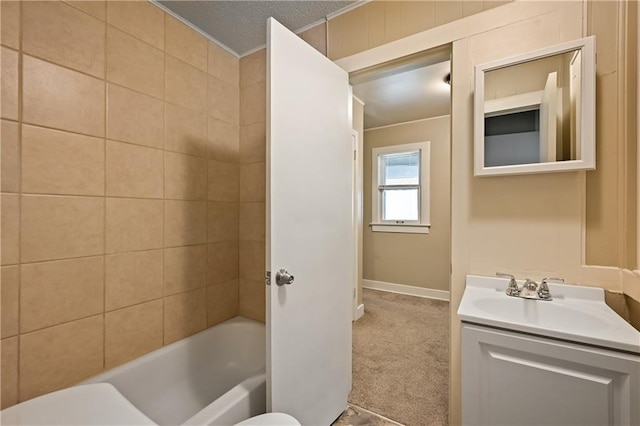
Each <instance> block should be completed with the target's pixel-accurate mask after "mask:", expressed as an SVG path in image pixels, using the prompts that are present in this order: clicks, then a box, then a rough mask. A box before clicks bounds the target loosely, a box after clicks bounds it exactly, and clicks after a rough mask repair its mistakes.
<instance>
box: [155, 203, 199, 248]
mask: <svg viewBox="0 0 640 426" xmlns="http://www.w3.org/2000/svg"><path fill="white" fill-rule="evenodd" d="M206 242H207V202H206V201H170V200H166V201H165V202H164V246H165V247H177V246H186V245H191V244H203V243H206Z"/></svg>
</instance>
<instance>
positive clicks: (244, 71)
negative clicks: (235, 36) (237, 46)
mask: <svg viewBox="0 0 640 426" xmlns="http://www.w3.org/2000/svg"><path fill="white" fill-rule="evenodd" d="M266 79H267V50H266V49H262V50H258V51H257V52H255V53H252V54H250V55H247V56H243V57H242V58H240V87H248V86H252V85H254V84H256V83H260V82H262V81H265V80H266Z"/></svg>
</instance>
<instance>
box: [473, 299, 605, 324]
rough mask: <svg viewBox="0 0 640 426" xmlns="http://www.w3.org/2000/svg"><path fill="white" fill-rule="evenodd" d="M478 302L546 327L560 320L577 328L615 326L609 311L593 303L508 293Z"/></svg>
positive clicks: (486, 308) (490, 311) (485, 309)
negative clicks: (607, 314) (607, 313)
mask: <svg viewBox="0 0 640 426" xmlns="http://www.w3.org/2000/svg"><path fill="white" fill-rule="evenodd" d="M505 296H506V295H505ZM474 304H475V307H476V308H478V309H479V310H481V311H483V312H485V313H487V314H489V315H491V314H494V313H496V312H501V313H503V314H505V315H506V316H508V317H509V318H511V319H513V320H515V321H520V322H522V323H526V324H535V325H538V326H540V327H544V328H553V327H554V326H555V325H556V324H557V323H558V322H561V323H563V324H565V327H567V328H571V329H575V330H576V331H582V330H594V329H598V330H604V329H608V328H611V327H612V324H611V321H609V318H608V317H607V316H606V315H603V314H602V313H600V312H598V311H597V310H596V309H592V308H590V307H589V306H581V307H579V308H578V307H573V306H571V305H569V304H566V303H562V302H558V301H555V302H554V301H539V300H531V299H521V298H517V297H508V296H506V297H505V298H490V299H478V300H476V301H475V302H474Z"/></svg>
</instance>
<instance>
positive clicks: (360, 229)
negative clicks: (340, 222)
mask: <svg viewBox="0 0 640 426" xmlns="http://www.w3.org/2000/svg"><path fill="white" fill-rule="evenodd" d="M352 105H353V111H352V116H353V119H352V120H353V130H355V131H356V132H357V133H358V138H359V140H358V144H359V147H358V148H357V150H359V151H362V150H364V138H365V133H364V104H363V103H362V101H360V100H359V99H355V98H354V99H352ZM363 155H364V153H363V152H360V156H359V158H357V160H359V161H358V163H357V164H358V166H357V167H358V168H359V170H362V168H363V167H364V158H363ZM363 173H364V170H362V171H361V172H359V175H360V176H357V177H356V179H359V181H358V183H357V187H358V188H362V187H363V185H364V176H362V174H363ZM356 197H357V200H356V206H355V209H354V211H355V212H356V214H357V215H358V217H357V226H356V228H357V232H356V234H357V235H356V238H357V245H358V259H357V261H356V277H357V278H356V279H357V280H358V284H357V286H358V291H357V296H358V306H359V305H361V304H362V300H363V295H362V284H363V282H362V280H363V279H364V271H363V263H364V217H363V214H364V211H363V210H364V199H363V198H364V194H358V195H356Z"/></svg>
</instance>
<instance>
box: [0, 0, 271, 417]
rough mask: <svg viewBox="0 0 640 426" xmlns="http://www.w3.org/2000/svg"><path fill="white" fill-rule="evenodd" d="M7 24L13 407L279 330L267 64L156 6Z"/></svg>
mask: <svg viewBox="0 0 640 426" xmlns="http://www.w3.org/2000/svg"><path fill="white" fill-rule="evenodd" d="M1 29H2V33H1V38H0V42H1V44H2V48H1V49H2V51H1V56H0V59H1V66H2V105H1V111H0V115H1V117H2V128H1V130H2V133H1V136H2V165H1V168H2V176H1V191H2V200H1V202H2V205H1V210H2V236H1V239H2V247H1V263H2V270H1V272H2V274H1V278H2V293H1V297H2V304H1V305H2V322H1V338H2V341H1V351H2V371H1V375H2V383H1V387H2V395H1V398H2V401H1V402H2V407H7V406H10V405H13V404H15V403H16V402H18V401H23V400H26V399H29V398H33V397H35V396H37V395H40V394H43V393H46V392H49V391H52V390H55V389H59V388H62V387H65V386H68V385H72V384H75V383H77V382H79V381H81V380H83V379H84V378H86V377H89V376H92V375H94V374H97V373H99V372H100V371H102V370H103V369H108V368H111V367H114V366H116V365H118V364H121V363H123V362H126V361H128V360H131V359H133V358H136V357H138V356H140V355H143V354H145V353H147V352H149V351H152V350H154V349H157V348H159V347H161V346H163V345H166V344H169V343H171V342H173V341H176V340H178V339H181V338H183V337H186V336H188V335H190V334H193V333H195V332H197V331H200V330H202V329H204V328H206V327H208V326H212V325H214V324H217V323H219V322H221V321H224V320H226V319H228V318H231V317H233V316H235V315H237V314H238V313H240V314H242V315H245V316H249V317H251V318H256V319H262V320H264V287H263V281H262V274H263V270H264V260H263V258H264V164H265V163H264V161H265V159H264V121H265V120H264V64H263V62H264V60H263V59H262V60H261V61H254V62H255V63H254V62H252V58H247V59H246V60H243V63H246V64H247V66H246V67H244V68H243V72H242V73H240V70H239V60H238V58H236V57H235V56H233V55H230V54H229V53H227V52H226V51H224V50H222V49H221V48H219V47H218V46H217V45H215V44H213V43H211V42H209V41H207V40H206V39H205V38H203V37H202V36H200V35H199V34H197V33H195V32H194V31H192V30H191V29H189V28H188V27H187V26H185V25H183V24H182V23H180V22H179V21H177V20H175V19H174V18H172V17H171V16H169V15H167V14H165V13H164V12H163V11H162V10H160V9H158V8H157V7H155V6H153V5H152V4H150V3H147V2H141V1H140V2H115V1H114V2H108V3H105V2H100V1H92V2H71V1H70V2H59V1H48V2H21V3H20V2H13V1H10V2H7V1H2V22H1ZM258 62H259V64H258ZM252 63H254V65H255V68H252V65H251V64H252ZM258 74H259V75H260V77H258ZM240 87H242V96H243V100H244V101H245V102H244V103H243V108H242V110H241V108H240ZM241 112H242V114H240V113H241ZM241 125H242V126H241ZM240 130H242V136H243V137H242V142H241V141H240V138H239V135H240ZM239 223H240V224H241V226H239ZM239 241H240V243H239ZM240 263H241V264H242V268H240ZM240 270H242V271H243V272H242V273H240ZM239 278H241V280H239Z"/></svg>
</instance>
